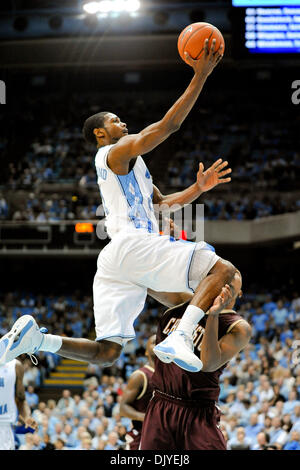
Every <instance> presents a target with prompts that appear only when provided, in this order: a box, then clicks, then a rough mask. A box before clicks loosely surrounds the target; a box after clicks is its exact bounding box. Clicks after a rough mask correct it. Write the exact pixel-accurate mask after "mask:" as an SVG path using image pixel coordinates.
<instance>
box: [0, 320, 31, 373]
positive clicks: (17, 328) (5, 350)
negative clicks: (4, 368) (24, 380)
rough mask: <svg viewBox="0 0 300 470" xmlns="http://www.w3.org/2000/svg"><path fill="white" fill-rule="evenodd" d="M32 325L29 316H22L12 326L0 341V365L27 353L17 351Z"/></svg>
mask: <svg viewBox="0 0 300 470" xmlns="http://www.w3.org/2000/svg"><path fill="white" fill-rule="evenodd" d="M33 324H34V321H33V318H32V317H31V316H30V315H23V316H22V317H20V318H19V319H18V320H17V321H16V322H15V323H14V325H13V327H12V329H11V330H10V331H9V333H7V334H6V335H4V336H3V338H1V340H0V365H3V364H6V363H7V362H10V361H12V360H13V359H15V358H16V357H18V356H20V355H21V354H23V353H25V352H27V351H23V350H22V349H21V350H19V351H18V350H17V348H18V346H20V344H21V342H22V339H23V337H24V336H25V334H26V333H27V332H28V331H29V330H30V329H31V328H32V326H33Z"/></svg>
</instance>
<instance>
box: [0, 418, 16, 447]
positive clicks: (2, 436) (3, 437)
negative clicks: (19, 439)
mask: <svg viewBox="0 0 300 470" xmlns="http://www.w3.org/2000/svg"><path fill="white" fill-rule="evenodd" d="M0 450H15V438H14V433H13V430H12V426H11V424H10V423H0Z"/></svg>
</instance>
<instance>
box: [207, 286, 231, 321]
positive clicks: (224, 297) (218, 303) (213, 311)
mask: <svg viewBox="0 0 300 470" xmlns="http://www.w3.org/2000/svg"><path fill="white" fill-rule="evenodd" d="M232 294H233V292H232V289H231V288H230V286H229V285H228V284H226V285H225V287H223V288H222V290H221V293H220V294H219V295H218V296H217V297H216V298H215V300H214V303H213V305H212V306H211V307H210V309H209V311H208V314H209V315H219V313H220V312H222V310H224V308H226V307H227V305H228V304H229V303H230V301H231V300H232V297H233V295H232Z"/></svg>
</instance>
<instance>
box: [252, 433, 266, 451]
mask: <svg viewBox="0 0 300 470" xmlns="http://www.w3.org/2000/svg"><path fill="white" fill-rule="evenodd" d="M269 441H270V437H269V434H268V433H266V432H265V431H261V432H259V433H258V434H257V436H256V444H253V445H252V447H251V450H266V447H267V446H268V444H269Z"/></svg>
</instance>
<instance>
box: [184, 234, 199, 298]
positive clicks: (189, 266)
mask: <svg viewBox="0 0 300 470" xmlns="http://www.w3.org/2000/svg"><path fill="white" fill-rule="evenodd" d="M192 243H194V245H195V246H194V249H193V251H192V252H191V254H190V257H189V261H188V268H187V271H186V285H187V287H188V289H190V290H191V291H192V292H193V293H195V291H194V289H192V288H191V287H190V284H189V276H190V269H191V264H192V259H193V256H194V254H195V250H196V246H197V243H195V242H192Z"/></svg>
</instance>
